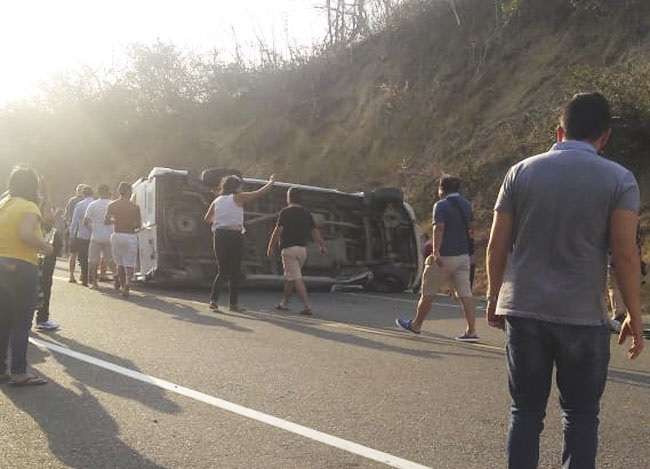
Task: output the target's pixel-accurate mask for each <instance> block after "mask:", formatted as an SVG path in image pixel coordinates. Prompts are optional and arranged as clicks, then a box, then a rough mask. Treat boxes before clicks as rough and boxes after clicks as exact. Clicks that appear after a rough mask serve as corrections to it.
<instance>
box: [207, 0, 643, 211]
mask: <svg viewBox="0 0 650 469" xmlns="http://www.w3.org/2000/svg"><path fill="white" fill-rule="evenodd" d="M554 2H555V3H556V5H559V7H558V8H555V9H552V8H551V7H549V8H551V10H550V12H547V14H544V15H540V16H536V17H531V16H530V15H523V14H521V15H516V14H515V15H513V16H512V17H510V18H509V19H501V22H500V23H499V26H497V20H496V18H495V16H494V15H495V13H494V6H493V4H492V2H486V1H482V0H466V1H464V2H460V14H461V19H462V24H461V26H460V27H459V26H458V25H457V24H456V22H455V20H454V18H453V16H451V15H450V12H449V11H448V10H447V9H446V8H444V7H441V6H439V4H434V5H433V6H428V7H420V9H419V10H418V11H410V12H409V13H408V14H405V18H404V19H403V20H401V21H400V22H399V24H397V25H396V26H395V28H393V29H392V30H389V31H386V32H384V33H381V34H378V35H376V36H374V37H371V38H369V39H367V40H365V41H364V42H363V43H360V44H357V45H355V46H354V47H352V48H350V49H346V50H343V51H339V52H338V53H336V54H334V53H332V54H329V55H327V56H325V57H321V58H319V59H316V60H314V61H312V62H311V63H309V64H307V65H306V66H304V67H303V68H301V69H299V70H296V71H293V72H287V73H285V74H283V75H281V76H279V77H277V79H276V80H274V81H270V82H269V83H267V84H266V85H265V86H264V87H260V88H258V89H257V90H256V91H255V92H254V93H251V94H249V95H244V96H243V97H242V98H241V102H240V105H241V106H242V107H244V108H247V109H249V111H250V116H251V118H250V119H247V120H245V121H244V122H243V123H240V124H239V125H237V126H231V125H224V126H221V127H220V128H219V129H218V130H216V131H214V134H213V135H212V137H213V138H214V140H215V141H217V142H218V144H217V145H218V149H217V152H218V155H219V159H220V160H222V161H228V162H229V163H234V164H239V165H241V166H243V167H244V169H249V168H250V169H251V170H253V171H262V170H264V169H266V168H269V169H270V168H271V167H275V168H276V169H277V168H278V167H279V168H283V173H284V174H286V175H287V176H289V177H293V178H298V179H299V180H301V181H303V182H311V183H322V184H330V185H331V184H334V185H338V186H343V187H349V188H358V187H359V186H364V185H375V184H389V185H400V186H402V187H404V188H405V189H406V190H407V193H408V194H409V196H410V199H411V200H412V201H413V202H414V203H415V205H416V206H417V208H418V211H419V213H420V214H422V215H423V216H426V213H427V211H428V207H429V205H430V191H431V185H432V183H433V181H434V178H435V176H437V175H438V174H439V173H440V172H441V171H447V172H456V173H460V174H461V175H462V176H464V177H465V178H466V179H467V180H468V182H469V184H468V187H467V189H468V191H469V192H470V194H471V195H472V196H473V197H474V198H475V199H476V201H477V203H478V204H479V205H480V206H481V207H483V208H486V207H489V205H490V204H491V202H492V200H493V198H494V196H495V193H496V188H497V185H498V183H499V182H500V178H501V177H502V175H503V173H504V171H505V169H506V168H507V166H508V165H509V164H511V163H512V162H514V161H516V160H519V159H521V158H522V157H524V156H526V155H529V154H530V153H534V152H537V151H542V150H544V149H545V148H547V147H548V146H549V145H550V143H552V137H553V129H554V126H555V123H556V117H557V113H558V109H559V106H560V105H561V103H562V102H564V101H565V100H566V99H567V97H568V96H570V95H571V94H573V93H574V92H576V91H580V90H583V89H592V88H606V87H605V86H599V84H600V85H602V83H599V82H598V81H599V79H600V78H601V76H600V75H601V73H600V72H601V71H602V73H605V71H608V73H612V74H613V75H615V76H616V79H614V80H611V81H612V83H608V86H609V88H610V89H605V90H604V91H606V92H609V93H610V95H612V99H613V101H614V104H615V106H616V108H617V112H618V113H619V114H621V115H623V116H624V117H625V121H624V122H625V123H626V125H625V129H624V130H623V131H622V132H621V134H620V135H621V138H619V139H618V140H617V141H615V142H614V145H613V146H612V153H613V154H619V153H620V154H621V159H623V160H624V161H625V162H626V163H628V164H629V165H631V166H633V167H634V169H635V171H636V172H637V174H638V176H639V177H640V178H641V179H643V180H644V181H645V180H646V179H647V177H648V176H647V169H648V166H647V163H646V161H647V158H646V155H647V152H648V151H649V150H648V148H649V147H648V145H646V144H645V143H650V135H649V132H648V131H647V130H644V129H643V128H641V127H639V125H640V124H639V122H638V117H639V116H640V115H641V114H642V113H643V112H644V111H645V110H646V109H650V100H647V99H648V96H645V97H644V99H646V100H647V101H643V102H638V103H634V102H632V103H630V102H627V101H629V100H628V99H627V98H628V96H624V95H625V93H626V91H625V90H623V91H621V90H619V89H616V86H617V85H619V83H614V82H617V81H618V79H619V78H620V77H619V75H618V71H619V70H620V69H621V68H625V67H627V64H629V63H634V64H636V67H637V68H638V70H635V71H633V72H634V73H637V72H638V73H639V74H640V73H641V71H642V70H643V66H642V65H643V64H645V66H647V64H648V60H649V58H648V57H649V54H648V52H650V35H649V31H650V14H649V12H648V5H643V4H641V3H638V4H635V5H637V6H635V8H634V9H633V8H631V7H630V8H625V7H619V8H614V9H613V10H612V11H611V12H610V13H609V14H606V15H605V14H598V13H594V12H585V11H581V10H578V11H576V10H574V9H571V8H569V7H568V4H569V3H570V2H569V1H566V2H562V1H557V0H554ZM539 3H541V2H539ZM546 3H547V5H550V4H549V3H548V2H546ZM551 3H553V2H551ZM645 3H648V2H645ZM619 4H620V2H619ZM436 5H437V6H436ZM551 6H552V5H551ZM639 8H640V9H639ZM633 72H627V74H628V75H629V74H630V73H633ZM620 73H622V74H623V75H625V73H626V72H625V70H624V71H623V72H620ZM631 84H632V85H634V86H643V80H641V79H639V80H636V81H634V80H632V83H631ZM610 85H611V86H610ZM620 86H622V87H623V88H625V87H626V84H625V83H621V84H620ZM646 86H647V85H646ZM627 88H630V86H627ZM627 91H629V89H628V90H627ZM630 132H633V133H634V139H635V140H636V143H635V144H634V145H631V144H630V142H629V141H626V140H629V139H628V138H623V135H625V136H629V134H630ZM643 139H645V141H644V142H643V144H639V141H640V140H643ZM631 147H633V148H634V149H635V150H641V151H643V154H641V153H639V152H638V151H634V152H632V151H630V148H631ZM622 149H624V150H625V151H622Z"/></svg>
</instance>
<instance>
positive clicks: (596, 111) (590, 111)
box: [560, 93, 612, 141]
mask: <svg viewBox="0 0 650 469" xmlns="http://www.w3.org/2000/svg"><path fill="white" fill-rule="evenodd" d="M611 121H612V112H611V109H610V107H609V102H607V98H605V96H603V95H602V94H600V93H580V94H577V95H575V96H574V97H573V98H572V99H571V101H569V103H568V104H567V105H566V106H565V108H564V111H563V112H562V117H561V118H560V125H561V126H562V128H563V129H564V131H565V132H566V138H568V139H570V140H583V141H584V140H588V141H593V140H596V139H598V137H600V136H601V135H603V134H604V133H605V132H606V131H607V130H609V128H610V127H611Z"/></svg>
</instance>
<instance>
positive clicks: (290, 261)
mask: <svg viewBox="0 0 650 469" xmlns="http://www.w3.org/2000/svg"><path fill="white" fill-rule="evenodd" d="M306 260H307V249H306V248H305V247H304V246H291V247H289V248H284V249H283V250H282V267H284V279H285V280H288V281H289V282H292V281H294V280H300V279H301V278H302V268H303V266H304V265H305V261H306Z"/></svg>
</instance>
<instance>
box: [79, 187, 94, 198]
mask: <svg viewBox="0 0 650 469" xmlns="http://www.w3.org/2000/svg"><path fill="white" fill-rule="evenodd" d="M94 194H95V191H94V190H93V188H92V187H90V186H86V187H84V189H83V191H81V195H83V196H84V197H92V196H93V195H94Z"/></svg>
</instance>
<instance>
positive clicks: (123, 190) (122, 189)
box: [117, 181, 133, 197]
mask: <svg viewBox="0 0 650 469" xmlns="http://www.w3.org/2000/svg"><path fill="white" fill-rule="evenodd" d="M132 191H133V190H132V189H131V184H129V183H128V182H124V181H122V182H120V184H119V185H118V186H117V193H118V194H120V195H121V196H122V197H129V196H130V195H131V192H132Z"/></svg>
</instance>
